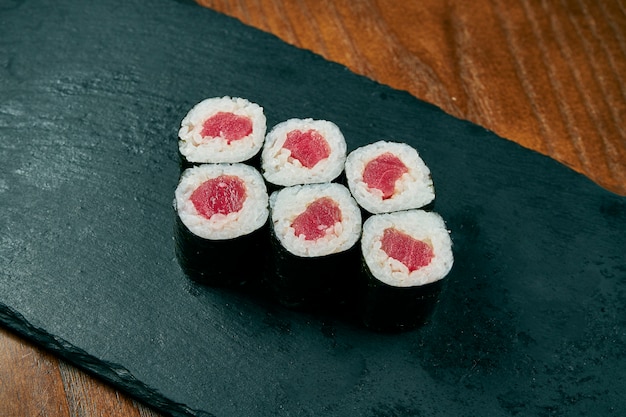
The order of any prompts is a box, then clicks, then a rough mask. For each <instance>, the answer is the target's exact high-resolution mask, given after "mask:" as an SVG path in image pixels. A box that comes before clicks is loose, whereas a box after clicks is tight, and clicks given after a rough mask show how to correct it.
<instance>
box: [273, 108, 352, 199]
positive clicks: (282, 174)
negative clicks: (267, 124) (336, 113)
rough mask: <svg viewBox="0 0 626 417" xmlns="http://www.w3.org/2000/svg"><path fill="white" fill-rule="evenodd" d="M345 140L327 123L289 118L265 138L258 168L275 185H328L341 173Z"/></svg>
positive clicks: (344, 157) (345, 147) (332, 124)
mask: <svg viewBox="0 0 626 417" xmlns="http://www.w3.org/2000/svg"><path fill="white" fill-rule="evenodd" d="M346 151H347V146H346V141H345V139H344V137H343V134H342V133H341V130H339V127H337V125H335V124H334V123H332V122H329V121H326V120H313V119H290V120H287V121H285V122H282V123H279V124H277V125H276V126H275V127H274V128H273V129H272V130H271V131H270V132H269V133H268V134H267V137H266V138H265V144H264V145H263V151H262V153H261V164H262V165H261V168H262V171H263V176H264V177H265V179H266V180H267V181H268V182H269V183H271V184H274V185H276V186H279V187H288V186H292V185H298V184H314V183H323V182H330V181H332V180H334V179H335V178H337V177H338V176H339V175H340V174H341V173H342V171H343V168H344V163H345V160H346Z"/></svg>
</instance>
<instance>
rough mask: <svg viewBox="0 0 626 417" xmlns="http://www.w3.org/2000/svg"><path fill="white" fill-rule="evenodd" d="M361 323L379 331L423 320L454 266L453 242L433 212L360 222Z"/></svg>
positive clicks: (439, 217) (385, 216) (390, 214)
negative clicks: (361, 227) (361, 233)
mask: <svg viewBox="0 0 626 417" xmlns="http://www.w3.org/2000/svg"><path fill="white" fill-rule="evenodd" d="M361 251H362V255H363V266H362V267H363V272H364V275H365V278H364V280H363V285H364V288H363V297H362V312H363V321H364V323H365V325H366V326H367V327H370V328H373V329H375V330H381V331H386V330H389V331H394V330H405V329H411V328H414V327H416V326H418V325H420V324H422V323H423V322H424V321H425V320H426V319H427V318H428V316H429V314H430V313H431V311H432V309H433V307H434V305H435V303H436V300H437V297H438V295H439V291H440V288H441V282H442V279H443V278H444V277H445V276H446V275H447V274H448V272H449V271H450V270H451V268H452V264H453V255H452V240H451V239H450V234H449V232H448V230H447V229H446V225H445V223H444V221H443V219H442V218H441V216H439V215H438V214H437V213H433V212H426V211H423V210H409V211H401V212H395V213H388V214H379V215H374V216H371V217H370V218H368V219H367V221H365V223H364V224H363V236H362V239H361Z"/></svg>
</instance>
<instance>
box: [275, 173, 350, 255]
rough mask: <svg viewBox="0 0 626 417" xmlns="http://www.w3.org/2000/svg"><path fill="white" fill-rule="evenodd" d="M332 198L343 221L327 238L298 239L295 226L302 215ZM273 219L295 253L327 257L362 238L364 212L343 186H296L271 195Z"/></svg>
mask: <svg viewBox="0 0 626 417" xmlns="http://www.w3.org/2000/svg"><path fill="white" fill-rule="evenodd" d="M323 197H329V198H331V199H332V200H334V201H335V202H336V203H337V204H338V206H339V208H340V210H341V217H342V219H341V222H337V223H336V224H335V225H334V228H333V229H332V230H331V231H329V232H328V233H327V234H326V235H325V236H324V237H321V238H319V239H317V240H306V239H305V238H304V236H303V235H300V236H296V235H295V231H294V228H293V227H291V225H292V223H293V221H294V220H295V218H296V217H298V215H300V214H301V213H303V212H304V211H305V210H306V208H307V206H308V205H309V204H311V203H312V202H314V201H315V200H317V199H319V198H323ZM270 212H271V220H272V223H273V227H274V233H275V234H276V237H277V238H278V240H279V241H280V243H281V244H282V245H283V246H284V247H285V248H286V249H287V250H288V251H289V252H291V253H293V254H294V255H297V256H302V257H314V256H325V255H330V254H333V253H339V252H343V251H346V250H348V249H350V248H351V247H353V246H354V244H355V243H356V242H357V240H358V239H359V237H360V235H361V211H360V209H359V207H358V205H357V204H356V201H354V199H353V198H352V196H351V195H350V192H349V191H348V189H347V188H346V187H344V186H343V185H341V184H333V183H330V184H311V185H296V186H293V187H287V188H283V189H282V190H280V191H277V192H274V193H272V195H271V196H270Z"/></svg>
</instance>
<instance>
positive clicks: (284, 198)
mask: <svg viewBox="0 0 626 417" xmlns="http://www.w3.org/2000/svg"><path fill="white" fill-rule="evenodd" d="M270 213H271V214H270V216H271V221H270V228H271V231H270V233H271V237H272V257H271V259H272V261H273V262H272V263H271V264H270V267H271V268H272V271H270V273H269V274H267V276H268V277H271V278H270V279H271V280H272V282H270V283H269V284H270V287H271V288H273V290H274V294H275V295H276V296H277V299H278V301H280V302H281V303H282V304H284V305H286V306H289V307H305V308H306V307H314V306H315V304H316V303H318V304H325V305H327V306H328V305H332V304H335V305H341V304H342V303H344V302H345V301H346V299H345V297H346V294H347V293H346V290H347V289H348V288H353V285H354V283H353V282H352V279H355V278H356V276H357V274H356V272H358V270H359V258H360V254H359V248H358V245H357V244H356V243H357V241H358V239H359V237H360V235H361V212H360V209H359V207H358V206H357V204H356V202H355V201H354V199H353V198H352V196H351V195H350V192H349V191H348V189H347V188H346V187H344V186H343V185H341V184H336V183H328V184H310V185H297V186H293V187H287V188H283V189H281V190H280V191H276V192H274V193H272V195H271V197H270Z"/></svg>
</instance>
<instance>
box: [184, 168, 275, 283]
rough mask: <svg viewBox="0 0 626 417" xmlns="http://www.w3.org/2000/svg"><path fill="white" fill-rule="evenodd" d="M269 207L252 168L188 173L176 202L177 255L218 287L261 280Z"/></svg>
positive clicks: (191, 272) (193, 272)
mask: <svg viewBox="0 0 626 417" xmlns="http://www.w3.org/2000/svg"><path fill="white" fill-rule="evenodd" d="M268 203H269V197H268V194H267V188H266V186H265V182H264V181H263V177H262V176H261V174H260V173H259V172H258V171H257V170H256V169H254V168H252V167H250V166H248V165H245V164H205V165H200V166H197V167H193V168H189V169H187V170H185V171H184V172H183V173H182V175H181V179H180V182H179V184H178V187H177V188H176V191H175V200H174V207H175V209H176V212H177V233H176V253H177V256H178V259H179V262H180V264H181V266H182V268H183V269H184V271H185V272H186V273H187V274H188V275H189V276H190V277H191V278H193V279H195V280H196V281H199V282H202V283H206V284H214V285H231V284H236V285H240V284H243V283H245V282H248V281H250V280H252V279H254V278H255V276H258V275H259V274H258V270H259V269H260V268H259V265H260V264H261V263H262V262H264V261H265V259H264V252H263V248H265V246H266V241H267V239H269V238H268V235H267V233H268V228H267V220H268V218H269V206H268ZM244 257H245V259H246V260H245V262H242V258H244Z"/></svg>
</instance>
